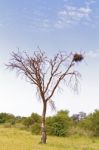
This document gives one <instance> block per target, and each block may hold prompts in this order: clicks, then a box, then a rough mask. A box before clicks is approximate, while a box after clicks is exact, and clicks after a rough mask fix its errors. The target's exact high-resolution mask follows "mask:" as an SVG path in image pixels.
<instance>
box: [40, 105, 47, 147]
mask: <svg viewBox="0 0 99 150" xmlns="http://www.w3.org/2000/svg"><path fill="white" fill-rule="evenodd" d="M46 107H47V103H46V102H43V113H42V124H41V143H42V144H46V139H47V136H46V126H45V118H46V109H47V108H46Z"/></svg>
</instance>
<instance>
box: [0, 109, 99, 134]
mask: <svg viewBox="0 0 99 150" xmlns="http://www.w3.org/2000/svg"><path fill="white" fill-rule="evenodd" d="M40 123H41V116H40V115H38V114H37V113H32V114H31V116H29V117H21V116H14V115H13V114H9V113H0V125H4V127H18V128H20V129H25V130H28V131H31V132H32V134H36V135H37V134H40V132H41V124H40ZM46 129H47V134H48V135H53V136H63V137H64V136H70V135H75V134H77V135H80V136H81V135H84V136H99V110H95V111H94V112H93V113H90V114H88V115H86V113H84V112H79V113H78V114H73V115H72V116H69V111H67V110H60V111H58V112H57V114H56V115H54V116H49V117H47V118H46Z"/></svg>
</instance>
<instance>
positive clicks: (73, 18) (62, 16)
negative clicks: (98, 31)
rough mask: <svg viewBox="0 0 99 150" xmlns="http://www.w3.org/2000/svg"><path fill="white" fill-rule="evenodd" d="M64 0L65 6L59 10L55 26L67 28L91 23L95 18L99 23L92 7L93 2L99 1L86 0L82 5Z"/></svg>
mask: <svg viewBox="0 0 99 150" xmlns="http://www.w3.org/2000/svg"><path fill="white" fill-rule="evenodd" d="M64 2H65V3H64V8H63V9H62V10H60V11H59V12H58V20H57V22H56V24H55V27H57V28H65V27H67V26H71V25H75V24H83V25H91V23H92V22H93V19H94V22H95V23H96V22H97V23H98V19H97V18H96V14H95V12H94V9H93V7H92V4H94V3H95V2H97V1H96V0H85V2H84V3H83V4H82V5H80V6H77V4H72V3H70V4H69V2H68V0H64ZM97 17H99V15H98V16H97Z"/></svg>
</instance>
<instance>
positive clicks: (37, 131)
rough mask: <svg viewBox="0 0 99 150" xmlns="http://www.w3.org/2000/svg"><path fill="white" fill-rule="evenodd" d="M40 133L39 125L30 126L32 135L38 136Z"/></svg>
mask: <svg viewBox="0 0 99 150" xmlns="http://www.w3.org/2000/svg"><path fill="white" fill-rule="evenodd" d="M40 131H41V128H40V124H38V123H34V125H32V127H31V132H32V134H40Z"/></svg>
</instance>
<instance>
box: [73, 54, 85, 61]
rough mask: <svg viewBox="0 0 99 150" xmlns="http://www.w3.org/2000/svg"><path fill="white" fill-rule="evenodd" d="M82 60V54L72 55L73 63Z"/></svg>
mask: <svg viewBox="0 0 99 150" xmlns="http://www.w3.org/2000/svg"><path fill="white" fill-rule="evenodd" d="M83 59H84V57H83V55H82V54H78V53H75V54H74V55H73V61H75V62H80V61H82V60H83Z"/></svg>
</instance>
